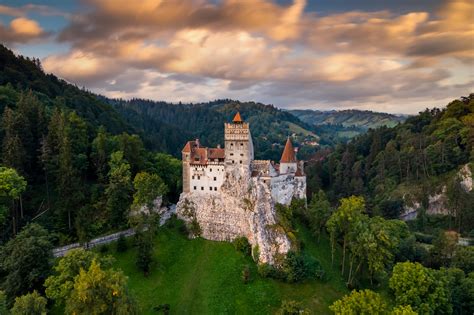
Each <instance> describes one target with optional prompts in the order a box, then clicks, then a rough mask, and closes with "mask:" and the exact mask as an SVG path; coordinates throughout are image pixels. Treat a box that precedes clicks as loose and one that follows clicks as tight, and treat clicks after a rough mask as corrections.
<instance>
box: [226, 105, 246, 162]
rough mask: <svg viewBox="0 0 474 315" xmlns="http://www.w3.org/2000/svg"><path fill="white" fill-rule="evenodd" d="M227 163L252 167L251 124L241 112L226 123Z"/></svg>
mask: <svg viewBox="0 0 474 315" xmlns="http://www.w3.org/2000/svg"><path fill="white" fill-rule="evenodd" d="M224 141H225V165H226V167H236V166H242V167H247V168H250V163H251V162H252V160H253V142H252V135H251V133H250V128H249V124H248V123H246V122H244V121H243V120H242V117H241V116H240V113H239V112H237V114H235V116H234V119H233V120H232V122H231V123H226V124H225V133H224Z"/></svg>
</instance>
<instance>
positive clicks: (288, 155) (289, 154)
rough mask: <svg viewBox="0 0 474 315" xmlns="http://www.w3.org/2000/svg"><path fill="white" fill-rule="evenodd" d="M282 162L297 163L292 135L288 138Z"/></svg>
mask: <svg viewBox="0 0 474 315" xmlns="http://www.w3.org/2000/svg"><path fill="white" fill-rule="evenodd" d="M280 163H296V156H295V149H294V148H293V144H292V143H291V140H290V137H288V139H287V140H286V144H285V149H284V150H283V154H282V155H281V160H280Z"/></svg>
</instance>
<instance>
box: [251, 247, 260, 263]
mask: <svg viewBox="0 0 474 315" xmlns="http://www.w3.org/2000/svg"><path fill="white" fill-rule="evenodd" d="M259 257H260V248H259V247H258V245H255V246H254V247H253V248H252V258H253V260H254V261H256V262H258V259H259Z"/></svg>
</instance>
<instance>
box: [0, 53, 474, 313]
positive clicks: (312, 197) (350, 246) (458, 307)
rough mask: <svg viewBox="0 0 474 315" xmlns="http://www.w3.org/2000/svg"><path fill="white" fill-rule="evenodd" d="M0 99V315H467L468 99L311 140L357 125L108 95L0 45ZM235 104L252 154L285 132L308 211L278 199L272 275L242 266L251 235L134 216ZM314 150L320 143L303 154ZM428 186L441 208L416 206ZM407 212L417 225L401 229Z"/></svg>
mask: <svg viewBox="0 0 474 315" xmlns="http://www.w3.org/2000/svg"><path fill="white" fill-rule="evenodd" d="M0 107H1V110H2V117H1V133H0V143H1V156H0V157H1V166H0V314H2V315H3V314H8V313H10V312H11V314H15V315H16V314H43V313H44V312H46V311H49V312H51V313H53V314H62V313H66V314H143V313H146V314H153V313H156V312H163V313H169V312H171V313H173V312H176V313H189V312H193V311H194V312H196V313H227V312H235V311H236V310H239V311H240V312H242V313H274V312H276V313H278V314H310V313H312V314H330V313H331V312H332V313H335V314H405V315H409V314H459V315H462V314H472V313H473V311H474V304H473V301H474V247H473V246H469V244H468V243H469V238H468V237H472V236H473V234H474V233H473V230H474V209H473V205H474V191H473V190H471V191H470V192H469V191H468V190H466V188H465V187H464V186H462V185H461V183H460V180H461V178H460V177H459V175H458V174H459V170H460V169H461V168H462V167H465V165H467V167H470V169H471V170H473V165H472V164H473V162H474V94H471V95H470V96H468V97H462V98H461V99H459V100H454V101H453V102H451V103H450V104H448V105H447V107H446V108H444V109H432V110H426V111H424V112H421V113H420V114H419V115H417V116H413V117H409V118H408V119H407V120H406V121H405V122H403V123H400V124H397V125H396V126H394V127H386V126H382V127H379V128H375V129H369V130H368V131H367V132H366V133H364V134H362V135H359V136H357V137H355V138H354V139H353V140H351V141H350V142H347V143H346V142H343V143H340V138H339V137H334V138H329V137H328V139H327V140H324V139H321V138H320V137H322V135H323V134H326V135H330V134H331V132H332V131H331V130H335V129H337V128H358V127H347V126H343V125H330V126H326V127H325V126H324V125H320V126H312V125H310V124H307V123H304V122H302V121H301V120H299V119H298V118H297V117H295V116H293V115H292V114H290V113H289V112H286V111H282V110H279V109H277V108H275V107H273V106H270V105H263V104H257V103H251V102H247V103H241V102H238V101H233V100H218V101H214V102H209V103H203V104H169V103H160V102H152V101H146V100H131V101H123V100H111V99H107V98H104V97H101V96H98V95H94V94H93V93H90V92H88V91H85V90H83V89H79V88H77V87H76V86H74V85H72V84H69V83H67V82H65V81H62V80H60V79H58V78H56V77H55V76H53V75H46V74H45V73H44V72H43V71H42V69H41V64H40V62H39V61H38V60H36V59H33V60H31V59H28V58H24V57H21V56H19V57H17V56H15V55H14V54H13V53H12V52H11V51H10V50H8V49H7V48H5V47H3V46H1V47H0ZM236 110H239V111H240V112H241V114H242V116H243V117H244V119H246V120H247V121H248V122H250V123H251V125H252V132H253V136H254V138H255V146H256V151H257V152H260V153H258V154H260V155H258V154H257V157H260V158H273V159H275V160H278V159H279V156H280V154H281V147H279V144H280V143H283V139H284V138H285V137H286V136H287V135H289V134H291V135H293V137H294V139H295V140H296V141H295V142H297V143H299V144H300V146H301V150H300V152H301V155H302V156H307V157H309V158H308V161H307V163H306V173H307V183H308V200H307V203H306V202H304V201H302V200H293V202H292V203H291V205H289V206H283V205H277V206H276V212H277V218H278V224H279V226H280V227H281V228H283V229H284V230H285V232H286V233H287V235H291V236H292V238H294V239H295V240H296V242H295V248H294V249H293V250H292V251H290V252H289V253H288V255H286V256H283V257H280V260H279V263H278V264H277V265H275V266H270V265H266V264H257V263H255V262H254V261H253V259H252V251H254V250H255V248H254V249H252V248H251V246H250V244H249V242H248V240H247V239H246V238H238V239H236V240H235V241H234V242H233V243H232V244H229V243H220V242H211V241H207V240H204V239H201V238H199V237H196V238H195V239H192V240H189V239H188V236H189V235H190V234H193V235H196V234H197V235H199V233H196V231H199V227H197V228H195V229H193V227H192V226H191V227H190V226H186V225H185V224H184V223H183V222H182V221H179V220H177V219H176V218H172V219H171V220H170V221H168V223H167V224H166V225H165V226H163V227H160V226H159V225H158V224H157V223H158V220H157V219H158V217H157V216H156V215H153V214H150V213H147V212H146V211H145V212H144V211H141V210H142V209H146V207H150V204H151V203H153V202H154V200H155V199H156V197H157V196H163V197H164V202H165V204H166V203H170V202H175V201H176V200H177V198H178V196H179V193H180V192H181V187H180V186H181V183H180V182H181V163H180V161H179V160H178V159H176V156H177V155H178V153H179V151H180V149H181V146H182V144H183V143H184V142H185V141H186V140H188V139H190V138H195V137H201V138H202V139H203V141H204V143H206V144H209V145H216V144H218V143H219V142H222V138H223V125H222V123H223V122H224V121H228V120H230V119H231V117H232V115H233V114H234V113H235V111H236ZM317 128H319V129H317ZM332 128H335V129H332ZM318 130H319V131H321V132H320V133H318ZM339 130H340V131H344V130H346V129H339ZM346 131H347V130H346ZM353 131H355V130H353ZM349 138H350V137H347V139H349ZM315 140H316V141H320V142H322V141H326V143H325V146H324V147H322V148H320V147H316V146H312V145H306V144H305V143H306V142H313V141H315ZM336 143H337V144H336ZM335 144H336V145H335ZM173 155H174V156H175V157H173ZM436 193H441V194H444V196H445V199H446V203H445V205H446V207H447V209H448V212H447V213H446V214H437V215H433V214H431V213H429V210H430V202H431V201H430V196H432V195H433V194H436ZM416 202H419V204H420V208H419V209H418V215H417V217H416V219H415V220H412V221H409V222H404V221H401V220H399V219H398V218H399V216H400V214H401V213H402V212H403V211H404V209H405V207H406V206H407V205H413V204H414V203H416ZM130 227H131V228H133V229H134V230H135V231H136V235H135V236H134V237H131V238H129V239H125V238H123V237H122V238H119V239H118V241H117V242H116V243H114V244H113V245H104V246H102V247H99V248H97V249H94V250H82V249H81V250H73V251H71V252H70V253H69V254H67V255H66V256H65V257H63V258H54V257H53V255H52V249H53V248H54V247H56V246H58V245H63V244H68V243H71V242H73V241H79V242H81V243H87V241H88V240H90V239H91V238H93V237H95V236H99V235H103V234H106V233H110V232H114V231H117V230H122V229H125V228H130ZM460 237H467V238H466V242H467V243H466V242H464V243H461V242H460Z"/></svg>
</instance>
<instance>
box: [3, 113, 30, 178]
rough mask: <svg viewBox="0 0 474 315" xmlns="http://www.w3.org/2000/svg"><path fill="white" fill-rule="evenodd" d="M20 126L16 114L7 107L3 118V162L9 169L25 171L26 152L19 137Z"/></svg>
mask: <svg viewBox="0 0 474 315" xmlns="http://www.w3.org/2000/svg"><path fill="white" fill-rule="evenodd" d="M22 128H23V126H20V125H19V124H18V121H17V117H16V114H15V112H14V111H13V110H12V109H10V108H9V107H6V108H5V110H4V112H3V116H2V131H3V133H4V135H3V142H2V162H3V164H4V165H6V166H8V167H12V168H14V169H17V170H19V171H23V170H24V164H25V160H26V157H27V156H26V152H25V148H24V146H23V143H22V142H21V138H20V136H19V134H18V133H19V130H21V129H22Z"/></svg>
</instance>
